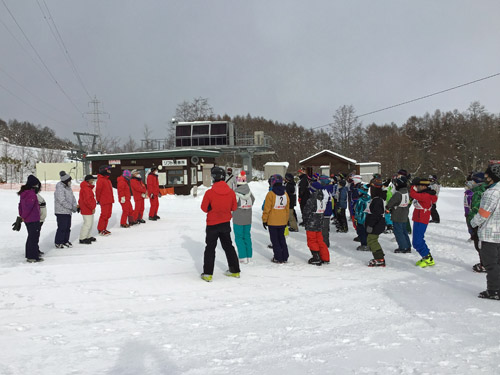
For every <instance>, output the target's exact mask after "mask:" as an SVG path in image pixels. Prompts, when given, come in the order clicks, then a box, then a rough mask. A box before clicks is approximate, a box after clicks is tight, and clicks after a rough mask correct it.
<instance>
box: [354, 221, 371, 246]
mask: <svg viewBox="0 0 500 375" xmlns="http://www.w3.org/2000/svg"><path fill="white" fill-rule="evenodd" d="M356 233H357V234H358V237H359V242H361V245H362V246H367V245H368V243H367V242H366V241H367V236H368V233H366V228H365V224H360V223H358V225H357V226H356Z"/></svg>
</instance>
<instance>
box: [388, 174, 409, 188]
mask: <svg viewBox="0 0 500 375" xmlns="http://www.w3.org/2000/svg"><path fill="white" fill-rule="evenodd" d="M392 183H393V184H394V186H395V187H396V190H399V189H402V188H405V187H407V186H408V179H407V178H406V176H403V175H401V176H400V177H396V178H394V179H393V180H392Z"/></svg>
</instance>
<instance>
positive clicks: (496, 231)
mask: <svg viewBox="0 0 500 375" xmlns="http://www.w3.org/2000/svg"><path fill="white" fill-rule="evenodd" d="M470 224H471V225H472V226H473V227H479V230H478V236H479V239H480V240H481V241H485V242H494V243H500V184H499V183H498V182H497V183H495V184H494V185H493V186H491V187H489V188H488V189H486V191H485V192H484V193H483V196H482V197H481V205H480V206H479V212H478V213H477V214H476V215H475V216H474V218H473V219H472V220H471V223H470Z"/></svg>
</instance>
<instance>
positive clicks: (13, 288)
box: [0, 183, 500, 375]
mask: <svg viewBox="0 0 500 375" xmlns="http://www.w3.org/2000/svg"><path fill="white" fill-rule="evenodd" d="M250 186H251V189H252V190H253V192H254V194H255V195H256V196H257V201H256V204H255V207H254V225H253V228H252V236H253V245H254V260H253V262H252V263H251V264H248V265H245V264H244V265H242V274H241V278H240V279H233V278H228V277H225V276H224V275H223V272H224V271H225V270H226V268H227V263H226V260H225V257H224V253H223V252H222V250H221V249H218V250H217V259H216V268H215V274H214V281H213V282H212V283H206V282H204V281H202V280H201V279H200V278H199V274H200V273H201V271H202V259H203V250H204V246H205V245H204V229H205V215H204V214H203V213H202V212H201V210H200V209H199V206H200V203H201V199H202V196H201V195H199V196H198V197H196V198H193V197H184V196H167V197H162V198H161V200H160V211H159V215H160V216H161V217H162V219H161V220H160V221H158V222H147V223H146V224H144V225H141V226H138V227H132V228H129V229H122V228H119V212H120V206H119V204H115V206H114V214H113V217H112V219H111V221H110V226H111V231H112V232H113V234H112V235H111V236H109V237H105V238H102V237H98V238H97V242H96V243H95V244H93V245H90V246H89V245H76V243H77V242H78V241H77V237H78V233H79V229H80V227H81V223H82V220H81V217H79V215H75V216H74V217H73V231H72V236H71V237H72V240H73V243H75V247H74V248H72V249H65V250H59V249H55V248H53V240H54V233H55V227H56V224H55V216H54V215H53V214H52V212H53V196H52V193H49V192H45V193H44V196H45V199H46V200H47V202H48V208H49V217H48V221H47V222H46V223H45V225H44V226H43V228H42V236H41V248H42V250H43V251H45V253H46V254H45V262H43V263H40V264H27V263H25V262H24V242H25V238H26V230H25V229H24V228H23V229H22V231H21V232H20V233H17V232H13V231H12V230H10V224H11V223H12V222H13V221H14V219H15V216H16V209H17V196H16V195H15V193H14V192H12V191H4V190H0V204H1V207H2V217H1V218H0V224H1V225H0V228H2V229H0V248H1V251H0V345H1V348H2V349H1V350H0V373H1V374H23V375H24V374H50V375H54V374H113V375H125V374H189V375H208V374H214V375H215V374H297V375H299V374H300V375H301V374H381V375H382V374H384V375H386V374H454V375H456V374H498V373H500V360H499V359H500V344H499V330H500V328H499V321H500V303H498V302H497V301H491V300H481V299H479V298H477V293H478V292H480V291H482V290H484V289H485V285H486V282H485V275H484V274H477V273H473V272H472V270H471V266H472V265H473V264H474V263H477V261H478V257H477V254H476V251H475V250H474V248H473V246H472V244H470V243H468V242H467V238H468V234H467V229H466V226H465V222H464V218H463V208H462V194H463V191H462V190H461V189H443V190H442V193H441V196H440V200H439V202H438V210H439V212H440V214H441V224H438V225H435V224H434V225H433V224H431V225H430V226H429V229H428V234H427V242H428V244H429V246H430V248H431V251H432V254H433V255H434V257H435V259H436V266H435V267H431V268H426V269H421V268H418V267H416V266H415V261H417V260H418V256H417V254H416V253H415V252H413V253H411V254H393V253H392V250H393V249H394V248H396V247H397V245H396V243H395V242H393V241H392V238H393V237H392V235H383V236H382V238H381V244H382V246H383V248H384V250H385V251H386V260H387V264H388V265H387V267H386V268H384V269H372V268H368V267H367V266H366V264H367V262H368V261H369V260H370V259H371V256H370V253H367V252H358V251H356V250H355V248H356V246H357V245H358V244H357V243H355V242H353V241H352V238H353V237H354V232H353V231H352V228H350V232H349V233H347V234H337V233H332V235H331V240H332V243H333V246H332V247H331V256H332V263H331V264H330V265H328V266H322V267H316V266H310V265H308V264H307V259H308V258H309V257H310V254H309V251H308V249H307V246H306V239H305V232H304V231H303V230H302V229H301V232H299V233H291V234H290V236H289V238H288V243H289V247H290V254H291V256H290V262H289V263H288V264H284V265H276V264H273V263H271V262H270V258H271V257H272V253H271V250H270V249H268V248H267V244H268V243H269V239H268V233H267V232H266V231H264V229H263V228H262V225H261V221H260V215H261V209H260V205H261V202H262V200H263V198H264V196H265V193H266V192H267V184H266V183H251V185H250ZM147 209H148V207H146V210H147ZM96 219H97V216H96Z"/></svg>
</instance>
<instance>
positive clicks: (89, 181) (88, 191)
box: [78, 174, 96, 245]
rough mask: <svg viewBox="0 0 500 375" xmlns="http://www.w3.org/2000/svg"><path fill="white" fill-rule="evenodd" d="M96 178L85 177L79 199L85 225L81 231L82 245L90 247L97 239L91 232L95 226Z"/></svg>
mask: <svg viewBox="0 0 500 375" xmlns="http://www.w3.org/2000/svg"><path fill="white" fill-rule="evenodd" d="M95 180H96V178H95V177H94V176H92V175H90V174H89V175H87V176H85V179H84V180H83V181H82V183H81V184H80V195H79V197H78V205H79V206H80V213H81V214H82V218H83V224H82V229H81V230H80V243H81V244H86V245H90V244H91V243H92V242H94V241H95V240H96V239H95V238H94V237H91V236H90V231H91V230H92V226H93V225H94V214H95V208H96V200H95V196H94V184H95Z"/></svg>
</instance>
